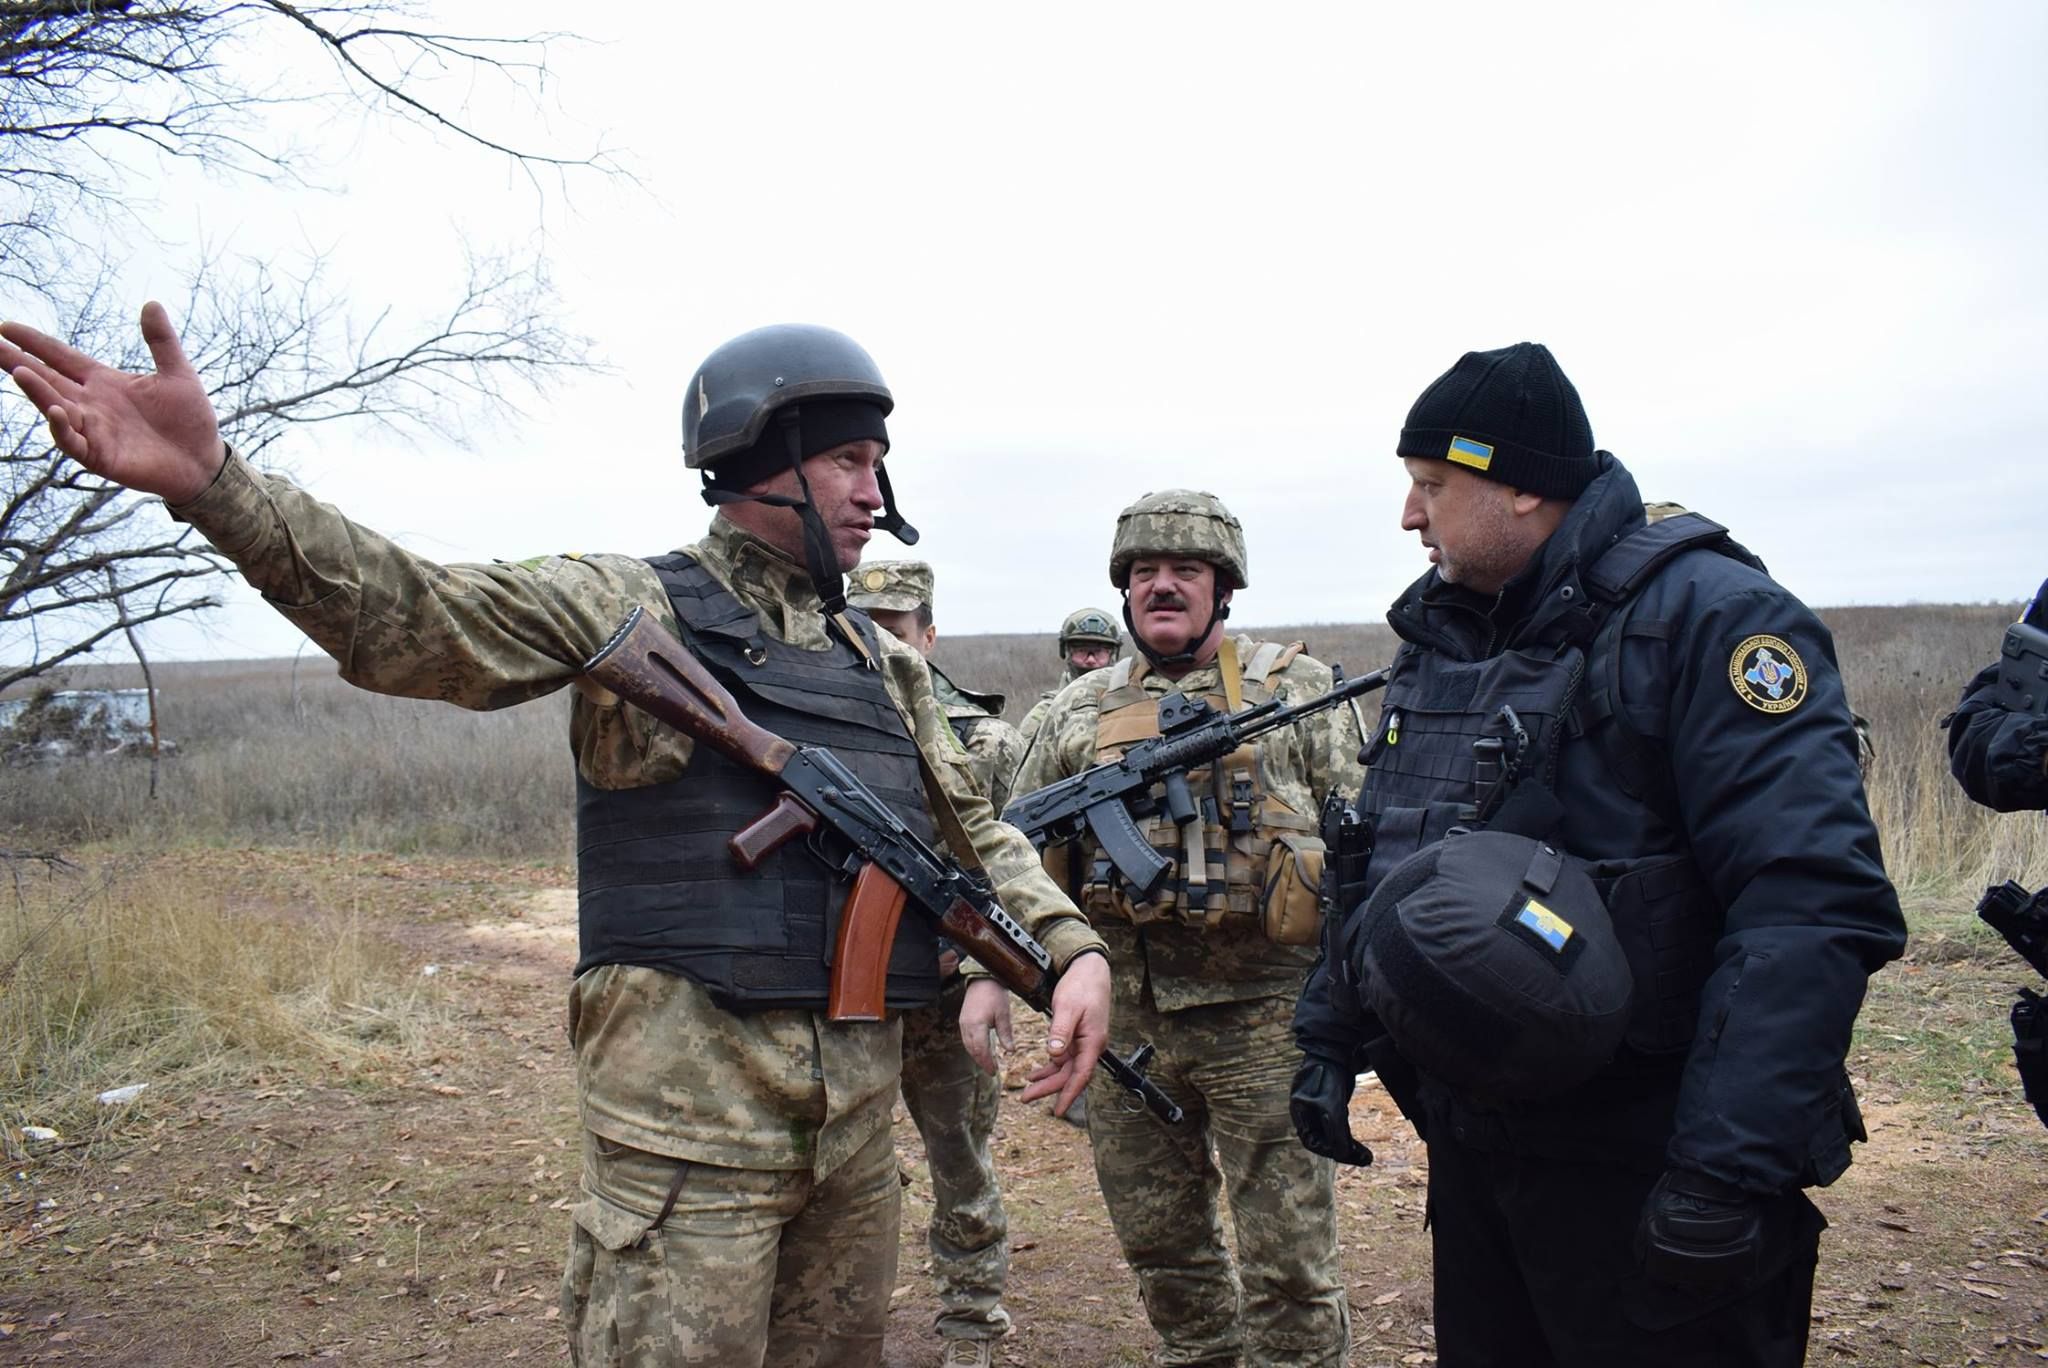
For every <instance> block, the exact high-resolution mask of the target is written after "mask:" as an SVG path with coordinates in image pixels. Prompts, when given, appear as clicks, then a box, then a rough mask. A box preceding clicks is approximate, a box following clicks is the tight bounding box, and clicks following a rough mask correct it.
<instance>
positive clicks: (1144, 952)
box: [962, 489, 1361, 1365]
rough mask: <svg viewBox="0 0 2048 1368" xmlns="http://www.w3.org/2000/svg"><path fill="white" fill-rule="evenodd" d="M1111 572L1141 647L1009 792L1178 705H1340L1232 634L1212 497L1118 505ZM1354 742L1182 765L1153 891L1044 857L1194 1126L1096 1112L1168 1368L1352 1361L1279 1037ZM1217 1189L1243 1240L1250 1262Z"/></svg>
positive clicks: (1226, 522)
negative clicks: (1184, 818)
mask: <svg viewBox="0 0 2048 1368" xmlns="http://www.w3.org/2000/svg"><path fill="white" fill-rule="evenodd" d="M1109 577H1110V582H1111V583H1112V584H1114V585H1115V586H1116V587H1117V588H1118V589H1120V590H1122V591H1123V593H1124V621H1125V625H1126V626H1127V627H1128V628H1129V629H1130V633H1131V640H1132V643H1133V644H1134V645H1135V647H1136V648H1137V655H1136V656H1135V657H1131V658H1126V659H1124V660H1120V661H1118V662H1117V663H1116V664H1114V665H1112V666H1110V667H1109V668H1107V669H1101V670H1096V671H1094V672H1092V673H1090V674H1086V675H1083V676H1082V677H1081V678H1080V679H1079V680H1077V681H1075V682H1074V683H1073V684H1070V685H1069V686H1068V687H1067V688H1066V689H1065V690H1063V691H1062V692H1061V693H1060V695H1059V696H1058V697H1057V698H1056V699H1055V700H1054V701H1053V703H1052V705H1051V707H1050V708H1049V709H1048V711H1047V715H1046V718H1045V721H1044V725H1043V726H1042V727H1041V728H1040V730H1039V732H1038V735H1037V737H1036V738H1035V739H1034V740H1033V741H1032V743H1031V745H1030V748H1029V749H1028V750H1027V751H1026V753H1025V757H1024V765H1023V768H1022V770H1021V771H1020V772H1019V774H1018V776H1017V782H1016V785H1015V788H1016V791H1017V792H1018V793H1020V794H1021V793H1027V792H1030V791H1031V790H1033V789H1037V788H1041V787H1043V786H1045V785H1047V784H1050V783H1052V782H1054V781H1055V780H1058V779H1061V778H1064V777H1065V776H1067V775H1070V774H1075V773H1078V772H1079V771H1081V770H1083V769H1086V768H1087V767H1088V766H1090V765H1094V764H1096V763H1098V762H1100V761H1103V760H1106V759H1111V758H1113V757H1115V756H1117V755H1118V754H1120V753H1121V752H1122V750H1123V749H1124V748H1125V747H1128V746H1130V745H1133V744H1135V743H1136V742H1139V741H1142V740H1144V739H1145V738H1147V737H1150V736H1156V735H1158V734H1159V706H1160V702H1161V700H1162V699H1164V698H1165V697H1167V696H1168V695H1169V694H1174V693H1180V694H1185V695H1187V696H1189V697H1199V698H1205V699H1207V700H1209V701H1210V703H1212V704H1213V705H1214V706H1215V707H1216V708H1218V709H1219V710H1224V711H1230V712H1235V711H1238V710H1240V709H1242V708H1245V707H1250V706H1255V705H1257V704H1259V703H1262V702H1264V701H1266V700H1267V699H1270V698H1278V699H1279V700H1281V701H1282V703H1284V704H1293V703H1299V702H1302V701H1304V700H1306V699H1309V698H1314V697H1317V696H1319V695H1321V694H1323V693H1326V692H1328V691H1329V688H1330V685H1331V682H1332V674H1331V671H1330V668H1329V667H1328V666H1327V665H1324V664H1322V663H1321V662H1320V661H1317V660H1315V659H1313V658H1311V657H1310V656H1308V655H1306V654H1305V653H1304V652H1303V650H1302V647H1301V644H1300V643H1299V642H1295V643H1292V644H1288V643H1282V642H1271V641H1257V640H1254V639H1252V638H1251V637H1248V636H1239V637H1232V636H1229V635H1226V633H1225V632H1224V619H1225V618H1226V617H1228V616H1229V613H1230V605H1231V600H1232V598H1233V597H1234V596H1235V595H1236V594H1237V593H1238V592H1239V591H1240V590H1242V589H1244V588H1245V586H1246V585H1247V584H1249V583H1250V575H1249V571H1248V563H1247V558H1246V554H1245V541H1244V529H1243V528H1242V527H1241V526H1239V524H1238V521H1237V519H1236V518H1235V517H1233V516H1231V514H1230V511H1229V510H1228V509H1226V508H1225V507H1224V506H1223V503H1222V501H1221V500H1220V499H1218V498H1217V497H1216V496H1215V495H1213V494H1208V493H1204V492H1201V491H1198V490H1187V489H1170V490H1164V491H1161V492H1158V493H1153V494H1147V495H1145V496H1144V497H1143V498H1141V499H1139V500H1138V501H1137V502H1136V503H1134V504H1132V505H1131V506H1130V507H1129V508H1126V509H1125V510H1124V511H1123V513H1122V514H1121V516H1119V517H1118V519H1117V524H1116V535H1115V538H1114V540H1113V542H1112V545H1111V550H1110V561H1109ZM1359 746H1360V737H1359V734H1358V727H1357V724H1356V722H1355V720H1354V714H1353V713H1352V712H1351V711H1350V710H1349V709H1344V708H1337V709H1332V710H1330V711H1329V712H1326V713H1323V714H1320V715H1319V716H1317V717H1316V718H1313V719H1311V720H1309V721H1307V722H1304V723H1302V724H1301V725H1299V726H1296V727H1292V728H1288V729H1285V730H1282V731H1277V732H1273V733H1270V734H1268V735H1266V736H1264V737H1262V738H1260V739H1259V740H1258V741H1257V742H1256V743H1255V744H1253V745H1251V746H1247V747H1245V748H1244V749H1242V750H1240V751H1238V752H1236V753H1234V754H1232V755H1229V756H1226V757H1225V758H1224V759H1223V760H1221V761H1219V762H1218V763H1217V764H1215V765H1214V766H1212V767H1209V768H1205V769H1201V770H1196V771H1193V772H1191V773H1190V774H1189V775H1188V787H1189V790H1190V792H1191V794H1193V795H1194V796H1195V798H1196V801H1197V803H1198V805H1199V807H1200V809H1201V816H1200V819H1199V820H1197V821H1194V822H1191V823H1189V825H1188V826H1187V827H1185V828H1182V827H1179V826H1176V825H1175V824H1174V822H1173V821H1172V820H1171V819H1170V818H1169V817H1167V816H1166V815H1164V814H1160V815H1158V816H1156V817H1153V818H1150V819H1146V820H1145V821H1143V822H1142V823H1141V827H1140V829H1141V830H1142V831H1143V832H1144V834H1145V836H1146V839H1147V840H1148V841H1149V842H1150V843H1151V845H1152V846H1153V848H1154V849H1155V850H1157V851H1158V852H1159V854H1160V855H1162V856H1163V857H1165V858H1166V859H1168V860H1169V861H1170V862H1171V865H1172V869H1171V872H1170V873H1169V874H1168V875H1167V876H1166V882H1165V884H1164V885H1163V887H1162V888H1161V889H1160V890H1158V891H1157V892H1156V893H1155V894H1154V896H1153V897H1152V898H1151V899H1149V900H1147V899H1144V898H1141V897H1139V896H1137V894H1136V892H1135V890H1133V889H1131V888H1130V887H1129V886H1127V885H1125V884H1124V883H1123V882H1122V880H1121V879H1120V878H1119V877H1118V876H1117V874H1116V873H1115V871H1114V870H1113V869H1111V868H1110V867H1109V866H1108V865H1107V864H1106V863H1105V862H1103V861H1102V860H1101V858H1100V852H1099V851H1098V850H1095V849H1093V848H1092V846H1091V848H1085V849H1084V848H1081V847H1082V846H1083V845H1084V844H1087V843H1085V842H1074V843H1070V844H1068V845H1066V846H1054V847H1052V848H1050V849H1048V850H1047V851H1046V864H1047V867H1048V868H1049V869H1050V870H1051V871H1052V872H1053V874H1054V877H1055V878H1056V879H1059V880H1060V881H1061V882H1062V883H1063V885H1064V887H1065V888H1066V889H1067V891H1068V892H1069V893H1071V894H1072V895H1073V897H1074V899H1075V901H1076V902H1077V903H1078V904H1079V905H1080V906H1081V908H1082V910H1083V911H1084V912H1086V913H1087V915H1088V917H1089V919H1090V921H1092V922H1093V923H1094V925H1095V927H1096V929H1097V930H1098V931H1099V932H1100V933H1101V935H1102V938H1103V939H1104V941H1106V942H1107V943H1108V945H1109V958H1110V965H1111V969H1112V973H1113V977H1114V985H1115V986H1114V1004H1115V1011H1116V1013H1117V1017H1118V1022H1119V1029H1120V1031H1121V1032H1122V1034H1123V1039H1124V1040H1125V1041H1126V1042H1127V1043H1128V1044H1132V1045H1135V1044H1136V1043H1138V1042H1139V1041H1142V1040H1149V1041H1151V1042H1152V1043H1153V1044H1154V1045H1155V1046H1156V1047H1157V1048H1158V1051H1159V1053H1158V1058H1157V1059H1156V1060H1154V1061H1153V1064H1152V1068H1151V1073H1152V1076H1153V1077H1154V1078H1155V1079H1156V1080H1157V1081H1158V1083H1159V1085H1160V1087H1161V1088H1163V1089H1164V1090H1165V1091H1166V1093H1167V1094H1168V1095H1169V1096H1170V1097H1172V1098H1173V1100H1174V1101H1175V1102H1177V1103H1179V1104H1180V1105H1181V1106H1182V1107H1183V1108H1185V1109H1186V1111H1187V1120H1186V1122H1185V1123H1184V1124H1182V1125H1180V1126H1177V1127H1169V1126H1165V1125H1162V1124H1161V1123H1160V1122H1159V1121H1158V1120H1157V1119H1156V1118H1154V1117H1153V1116H1152V1115H1151V1114H1150V1113H1148V1112H1144V1111H1134V1110H1132V1109H1131V1108H1129V1107H1127V1106H1125V1105H1124V1102H1123V1099H1122V1097H1121V1096H1119V1095H1118V1094H1116V1093H1115V1092H1114V1091H1097V1092H1096V1093H1095V1094H1094V1095H1093V1096H1091V1097H1090V1098H1089V1099H1088V1104H1089V1105H1088V1133H1089V1138H1090V1140H1091V1142H1092V1146H1093V1149H1094V1153H1095V1174H1096V1179H1097V1182H1098V1183H1099V1184H1100V1186H1101V1188H1102V1195H1103V1200H1104V1201H1105V1202H1106V1203H1107V1204H1108V1207H1109V1214H1110V1219H1111V1221H1112V1223H1113V1224H1114V1226H1115V1228H1116V1234H1117V1240H1118V1242H1119V1243H1120V1244H1121V1245H1122V1247H1123V1252H1124V1257H1125V1259H1127V1260H1128V1261H1129V1263H1130V1265H1131V1268H1132V1270H1133V1271H1134V1272H1135V1273H1136V1274H1137V1275H1138V1288H1139V1291H1140V1293H1141V1294H1142V1295H1143V1298H1144V1302H1145V1311H1146V1314H1147V1316H1149V1317H1150V1319H1151V1322H1152V1328H1153V1329H1154V1330H1155V1331H1157V1332H1158V1334H1159V1337H1160V1339H1161V1340H1162V1341H1163V1342H1164V1351H1163V1353H1162V1355H1161V1361H1162V1362H1165V1363H1172V1364H1205V1365H1220V1364H1235V1363H1250V1364H1259V1365H1285V1364H1299V1365H1338V1364H1342V1363H1343V1362H1344V1361H1345V1356H1346V1352H1347V1346H1348V1344H1349V1321H1350V1314H1349V1309H1348V1307H1347V1305H1346V1300H1345V1293H1344V1285H1343V1282H1342V1280H1341V1278H1340V1277H1339V1272H1338V1267H1337V1222H1336V1209H1335V1197H1334V1194H1333V1188H1332V1181H1333V1168H1332V1165H1331V1163H1330V1161H1329V1160H1328V1159H1325V1158H1321V1157H1319V1156H1316V1155H1312V1154H1310V1153H1308V1152H1307V1151H1306V1150H1304V1149H1302V1148H1301V1147H1300V1146H1299V1145H1298V1144H1296V1143H1295V1140H1294V1136H1293V1132H1292V1130H1291V1129H1290V1127H1289V1123H1288V1117H1287V1094H1288V1087H1289V1083H1290V1081H1291V1079H1292V1077H1293V1074H1294V1068H1295V1065H1296V1063H1297V1062H1298V1060H1299V1056H1298V1055H1297V1054H1296V1052H1295V1049H1294V1045H1293V1042H1292V1039H1291V1036H1290V1032H1289V1025H1288V1023H1289V1020H1290V1018H1291V1016H1292V1013H1293V1004H1294V999H1295V997H1296V996H1297V995H1298V993H1299V992H1300V990H1301V986H1302V981H1303V977H1304V975H1305V974H1306V973H1307V971H1308V968H1309V965H1310V964H1311V962H1312V961H1313V960H1314V958H1315V944H1314V942H1315V938H1316V931H1317V924H1316V914H1315V889H1316V883H1317V880H1318V877H1319V875H1320V872H1321V859H1322V843H1321V842H1320V840H1318V839H1317V835H1316V826H1317V821H1316V819H1317V814H1318V811H1319V809H1320V807H1321V805H1322V802H1323V799H1324V797H1325V795H1326V794H1327V793H1329V791H1330V790H1331V789H1332V788H1333V787H1334V788H1342V789H1345V790H1347V791H1348V790H1349V789H1350V788H1351V787H1352V786H1353V785H1355V784H1357V783H1358V781H1359V778H1360V774H1361V771H1360V770H1359V768H1358V759H1357V757H1358V751H1359ZM976 1006H977V1004H976V1002H975V1001H974V1000H973V999H972V998H970V1000H969V1002H968V1005H967V1008H966V1009H965V1011H964V1012H963V1027H962V1030H963V1034H965V1035H966V1036H967V1038H968V1040H969V1043H970V1044H972V1042H973V1040H974V1039H975V1031H974V1029H973V1028H974V1025H975V1014H976ZM1219 1192H1220V1193H1222V1194H1223V1195H1224V1196H1225V1197H1226V1198H1227V1200H1228V1204H1229V1209H1230V1218H1231V1221H1232V1224H1233V1225H1234V1226H1235V1229H1236V1235H1237V1254H1238V1258H1237V1260H1236V1261H1235V1262H1233V1260H1232V1259H1231V1256H1230V1252H1229V1250H1228V1248H1226V1246H1225V1243H1224V1238H1223V1229H1222V1225H1221V1223H1220V1220H1219V1213H1218V1205H1217V1196H1218V1193H1219Z"/></svg>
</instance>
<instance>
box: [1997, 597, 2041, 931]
mask: <svg viewBox="0 0 2048 1368" xmlns="http://www.w3.org/2000/svg"><path fill="white" fill-rule="evenodd" d="M1997 698H1998V704H1999V706H2000V707H2002V708H2004V709H2005V710H2006V711H2008V712H2020V713H2032V714H2033V715H2034V716H2036V717H2044V716H2048V581H2044V582H2043V583H2042V585H2041V587H2040V588H2039V589H2038V590H2036V591H2035V592H2034V601H2033V602H2032V603H2029V604H2028V605H2027V610H2026V611H2025V612H2024V613H2022V614H2020V620H2019V621H2018V622H2015V623H2014V624H2013V625H2012V626H2010V627H2008V628H2006V629H2005V640H2004V641H2002V642H2001V643H2000V644H1999V648H1998V689H1997ZM2034 967H2035V968H2036V969H2039V968H2040V967H2041V966H2040V965H2038V964H2036V965H2035V966H2034Z"/></svg>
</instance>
